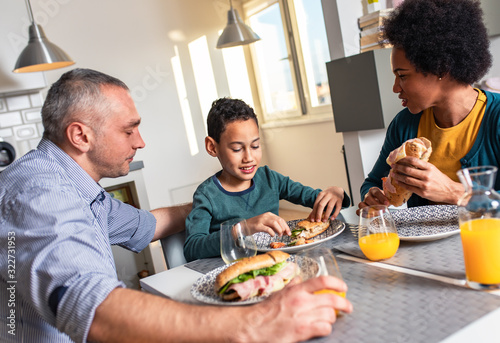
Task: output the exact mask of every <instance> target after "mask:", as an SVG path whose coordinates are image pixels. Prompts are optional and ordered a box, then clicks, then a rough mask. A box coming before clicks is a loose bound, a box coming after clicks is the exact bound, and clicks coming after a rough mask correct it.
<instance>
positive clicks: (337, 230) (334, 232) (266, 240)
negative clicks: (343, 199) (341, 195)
mask: <svg viewBox="0 0 500 343" xmlns="http://www.w3.org/2000/svg"><path fill="white" fill-rule="evenodd" d="M301 220H303V219H297V220H291V221H289V222H287V224H288V226H289V227H290V229H291V230H293V229H294V228H295V226H297V223H298V222H299V221H301ZM344 229H345V223H343V222H341V221H340V220H337V219H334V220H330V226H329V227H328V229H326V231H325V232H323V233H321V234H319V235H317V236H316V237H314V238H313V241H314V242H312V243H308V244H302V245H297V246H291V247H287V246H284V247H283V248H277V249H272V248H271V247H270V246H269V245H270V244H271V243H272V242H283V243H285V244H288V243H290V242H291V241H293V240H294V239H295V238H292V237H290V236H281V237H279V236H274V237H271V236H270V235H269V234H268V233H265V232H257V233H254V234H253V237H254V239H255V242H256V243H257V251H261V252H265V251H273V250H281V251H285V252H287V253H295V252H297V251H300V250H303V249H309V248H311V247H313V246H316V245H318V244H321V243H323V242H326V241H328V240H330V239H332V238H333V237H335V236H338V235H340V234H341V233H342V231H344Z"/></svg>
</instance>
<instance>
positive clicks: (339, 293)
mask: <svg viewBox="0 0 500 343" xmlns="http://www.w3.org/2000/svg"><path fill="white" fill-rule="evenodd" d="M325 293H331V294H337V295H340V296H341V297H342V298H345V292H337V291H334V290H333V289H322V290H320V291H316V292H314V294H325ZM335 314H336V315H337V316H338V315H340V314H341V312H340V311H338V310H335Z"/></svg>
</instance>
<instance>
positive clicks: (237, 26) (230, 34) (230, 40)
mask: <svg viewBox="0 0 500 343" xmlns="http://www.w3.org/2000/svg"><path fill="white" fill-rule="evenodd" d="M229 4H230V6H231V8H230V9H229V11H228V12H227V25H226V28H225V29H224V31H222V34H221V35H220V37H219V40H218V41H217V49H222V48H229V47H232V46H238V45H245V44H250V43H253V42H255V41H258V40H259V39H260V37H259V36H258V35H257V34H256V33H255V32H253V31H252V29H251V28H250V27H249V26H248V25H246V24H245V23H244V22H243V20H241V18H240V16H239V14H238V11H236V10H235V9H234V8H233V3H232V1H231V0H229Z"/></svg>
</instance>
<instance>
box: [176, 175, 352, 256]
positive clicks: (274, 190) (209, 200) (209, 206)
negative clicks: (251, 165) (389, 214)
mask: <svg viewBox="0 0 500 343" xmlns="http://www.w3.org/2000/svg"><path fill="white" fill-rule="evenodd" d="M219 174H220V172H219V173H217V174H215V175H213V176H212V177H210V178H208V179H207V180H205V181H204V182H203V183H202V184H201V185H200V186H198V188H197V189H196V192H195V194H194V196H193V209H192V210H191V213H190V214H189V216H188V217H187V219H186V242H185V244H184V256H185V257H186V260H187V261H193V260H196V259H199V258H206V257H214V256H220V232H219V230H220V224H221V223H222V222H224V221H226V220H228V219H232V218H245V219H248V218H252V217H255V216H258V215H260V214H263V213H265V212H272V213H274V214H276V215H279V200H282V199H284V200H288V201H290V202H292V203H294V204H298V205H302V206H306V207H310V208H312V207H313V206H314V201H315V200H316V197H317V196H318V194H319V193H320V192H321V189H313V188H311V187H308V186H304V185H302V184H301V183H299V182H295V181H292V180H291V179H290V178H289V177H287V176H284V175H282V174H280V173H278V172H275V171H273V170H271V169H270V168H269V167H267V166H264V167H260V168H259V169H258V170H257V172H256V173H255V176H254V178H253V179H252V181H253V182H252V186H251V187H250V188H248V189H247V190H245V191H242V192H227V191H226V190H224V189H223V188H222V186H221V185H220V183H219V180H218V179H217V175H219ZM349 204H350V199H349V196H348V195H347V194H346V193H345V192H344V200H343V202H342V208H344V207H348V206H349Z"/></svg>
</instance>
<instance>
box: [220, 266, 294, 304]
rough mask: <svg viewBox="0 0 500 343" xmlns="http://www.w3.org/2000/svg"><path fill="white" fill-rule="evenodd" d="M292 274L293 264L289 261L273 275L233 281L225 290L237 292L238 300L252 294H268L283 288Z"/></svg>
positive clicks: (252, 295) (249, 296)
mask: <svg viewBox="0 0 500 343" xmlns="http://www.w3.org/2000/svg"><path fill="white" fill-rule="evenodd" d="M294 276H295V264H294V263H291V262H290V263H287V265H286V266H285V267H284V268H283V269H281V270H280V271H279V272H278V273H276V274H274V275H271V276H262V275H259V276H257V277H256V278H255V279H250V280H247V281H245V282H241V283H234V284H232V285H231V286H229V287H228V289H227V291H230V290H233V291H234V292H236V293H237V294H238V296H239V298H240V299H239V300H246V299H248V298H251V297H254V296H260V295H268V294H271V293H272V292H276V291H279V290H280V289H283V288H284V287H285V285H286V284H287V283H288V282H289V281H290V280H291V279H292V278H293V277H294Z"/></svg>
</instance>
